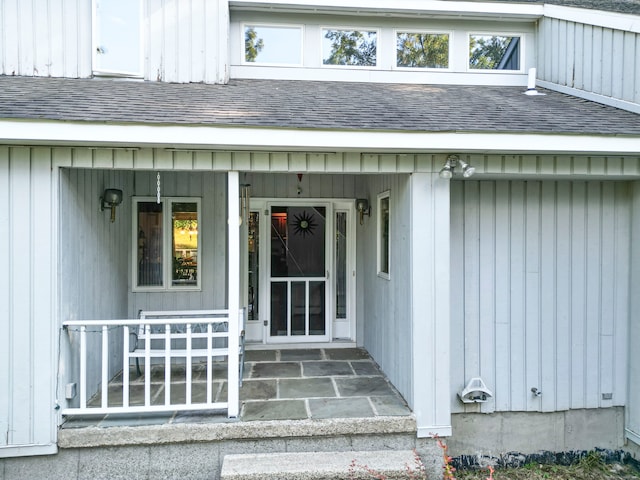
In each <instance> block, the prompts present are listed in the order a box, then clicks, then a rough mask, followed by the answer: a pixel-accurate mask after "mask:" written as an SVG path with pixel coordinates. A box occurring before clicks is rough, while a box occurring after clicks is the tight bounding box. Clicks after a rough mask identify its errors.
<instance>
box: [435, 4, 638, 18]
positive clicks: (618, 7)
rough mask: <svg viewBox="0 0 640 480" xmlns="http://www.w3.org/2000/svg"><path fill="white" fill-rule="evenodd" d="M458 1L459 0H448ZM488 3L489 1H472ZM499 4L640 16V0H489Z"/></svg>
mask: <svg viewBox="0 0 640 480" xmlns="http://www.w3.org/2000/svg"><path fill="white" fill-rule="evenodd" d="M447 1H458V0H447ZM470 1H474V2H475V1H478V2H480V1H487V0H470ZM488 1H495V2H499V3H537V4H543V3H549V4H552V5H562V6H565V7H577V8H588V9H591V10H603V11H606V12H616V13H627V14H633V15H640V0H488Z"/></svg>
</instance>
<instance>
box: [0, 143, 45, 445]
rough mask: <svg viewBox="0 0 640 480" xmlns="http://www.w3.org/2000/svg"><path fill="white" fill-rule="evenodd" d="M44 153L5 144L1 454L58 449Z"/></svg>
mask: <svg viewBox="0 0 640 480" xmlns="http://www.w3.org/2000/svg"><path fill="white" fill-rule="evenodd" d="M51 172H52V170H51V155H50V151H49V150H48V149H45V148H34V149H29V148H22V147H19V148H18V147H17V148H7V147H0V187H2V188H1V191H2V193H1V194H0V195H2V198H1V200H2V201H1V202H0V224H1V225H3V228H2V229H1V230H0V249H1V251H2V255H0V272H1V273H0V331H2V332H3V334H2V335H1V339H0V391H1V392H3V393H2V395H0V457H3V456H17V455H34V454H41V453H52V452H54V451H55V438H56V433H55V398H54V393H53V392H54V382H55V376H56V363H55V359H54V358H55V357H54V345H55V344H54V342H52V341H51V339H52V338H54V336H55V335H56V325H55V321H54V320H55V315H54V310H55V295H54V277H55V274H54V272H55V258H56V257H55V253H54V245H55V241H54V233H53V232H54V231H55V218H56V217H55V213H54V212H55V205H56V197H55V190H54V189H53V188H52V187H53V181H52V173H51Z"/></svg>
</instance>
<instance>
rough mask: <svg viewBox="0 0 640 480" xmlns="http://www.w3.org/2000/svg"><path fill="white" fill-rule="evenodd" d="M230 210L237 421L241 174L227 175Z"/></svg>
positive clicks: (231, 411) (232, 401)
mask: <svg viewBox="0 0 640 480" xmlns="http://www.w3.org/2000/svg"><path fill="white" fill-rule="evenodd" d="M227 182H228V187H227V192H228V196H227V205H228V206H227V210H228V222H227V223H228V226H229V227H228V228H229V230H228V232H229V238H228V251H229V258H228V264H229V286H228V289H227V291H228V295H229V299H228V302H227V304H228V305H229V362H228V363H229V365H228V367H229V372H228V377H227V386H228V394H227V401H228V403H229V406H228V416H229V417H237V416H238V413H239V406H240V405H239V398H240V382H239V367H240V364H239V353H240V352H239V350H240V345H239V343H238V342H239V336H240V329H239V321H240V319H239V314H238V313H239V310H240V222H239V219H240V205H239V203H240V184H239V176H238V172H229V173H228V175H227Z"/></svg>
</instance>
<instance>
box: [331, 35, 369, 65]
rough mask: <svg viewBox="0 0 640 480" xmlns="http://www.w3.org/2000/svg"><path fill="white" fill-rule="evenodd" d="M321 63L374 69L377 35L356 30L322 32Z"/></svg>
mask: <svg viewBox="0 0 640 480" xmlns="http://www.w3.org/2000/svg"><path fill="white" fill-rule="evenodd" d="M322 34H323V36H324V40H323V42H322V52H323V53H322V63H323V64H325V65H355V66H365V67H375V65H376V55H377V46H376V42H377V33H376V32H375V31H365V32H360V31H357V30H328V29H324V30H322Z"/></svg>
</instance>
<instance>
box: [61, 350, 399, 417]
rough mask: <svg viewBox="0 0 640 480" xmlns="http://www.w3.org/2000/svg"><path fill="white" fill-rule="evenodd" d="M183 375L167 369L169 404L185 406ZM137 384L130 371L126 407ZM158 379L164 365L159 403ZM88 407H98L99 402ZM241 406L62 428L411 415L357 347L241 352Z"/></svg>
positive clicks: (198, 380) (221, 368) (220, 389)
mask: <svg viewBox="0 0 640 480" xmlns="http://www.w3.org/2000/svg"><path fill="white" fill-rule="evenodd" d="M180 368H182V370H180ZM225 371H226V364H224V363H223V362H220V363H219V364H217V365H216V380H215V381H214V385H213V391H214V392H215V395H216V400H217V401H225V400H226V393H227V382H226V372H225ZM218 374H219V376H218ZM204 375H205V373H204V369H203V368H202V366H201V365H197V364H195V365H194V366H193V369H192V397H193V401H197V399H198V398H200V397H201V396H202V397H201V398H204V395H206V379H203V378H202V377H204ZM181 376H182V381H180V377H181ZM184 377H185V375H184V367H180V366H177V367H175V368H174V369H172V379H174V378H175V379H176V381H175V382H173V381H172V384H171V397H172V401H175V402H178V401H183V400H184V395H185V383H184ZM143 378H144V377H143V376H142V377H137V373H136V371H135V367H134V366H132V367H131V379H132V380H131V389H130V397H131V400H130V401H131V404H132V405H135V404H136V402H141V401H142V400H141V399H142V398H143V395H144V384H143ZM163 379H164V370H163V367H161V366H158V367H154V369H153V371H152V390H153V391H152V396H153V398H154V399H156V400H157V402H158V403H161V402H162V401H163V399H164V392H163V389H164V385H163V383H162V380H163ZM121 396H122V383H121V381H120V383H118V378H116V379H114V381H113V382H112V383H111V384H110V387H109V404H110V405H117V402H118V401H119V397H121ZM180 398H182V400H180ZM94 401H95V402H99V399H98V398H96V399H95V400H94ZM240 401H241V408H240V417H239V418H238V419H229V418H227V416H226V412H216V411H187V412H167V413H154V414H128V415H106V416H104V415H101V416H93V417H92V416H82V417H69V418H67V419H66V421H65V423H64V424H63V426H62V428H81V427H86V426H98V427H110V426H125V425H127V426H134V425H161V424H179V423H220V422H238V421H240V422H250V421H260V420H304V419H331V418H366V417H378V416H409V415H411V410H410V409H409V407H408V406H407V404H406V402H405V401H404V399H403V398H402V397H401V396H400V394H399V393H398V392H397V391H396V390H395V388H394V387H393V386H392V385H391V383H390V382H389V381H388V380H387V378H386V377H385V376H384V374H383V373H382V372H381V371H380V369H379V368H378V366H377V365H376V363H375V362H374V361H373V360H372V359H371V357H370V356H369V354H368V353H367V352H366V350H364V349H360V348H317V349H300V350H298V349H296V350H286V349H279V350H247V351H246V355H245V368H244V375H243V383H242V387H241V388H240ZM96 404H97V403H96Z"/></svg>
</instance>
